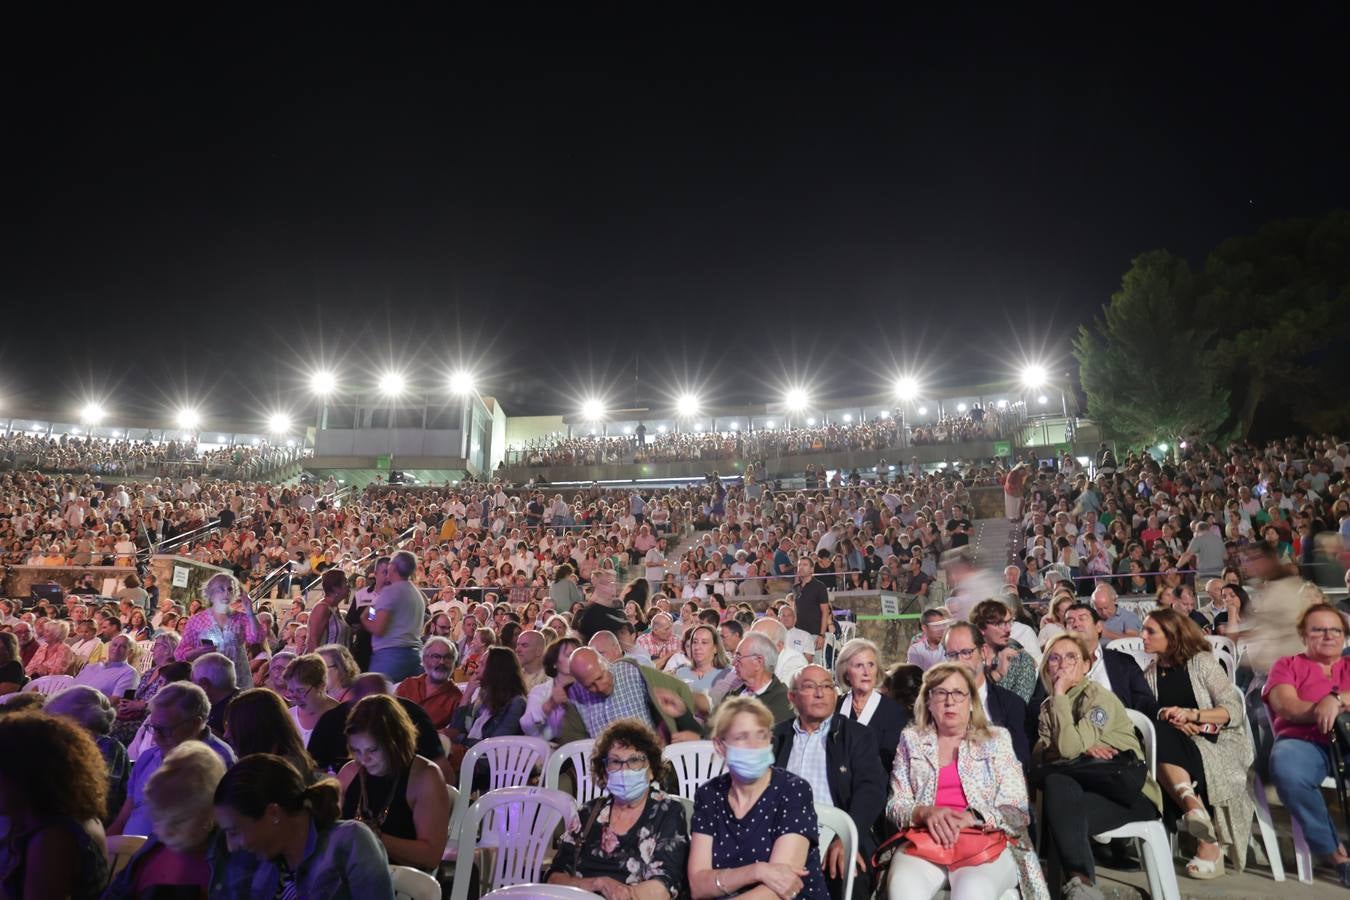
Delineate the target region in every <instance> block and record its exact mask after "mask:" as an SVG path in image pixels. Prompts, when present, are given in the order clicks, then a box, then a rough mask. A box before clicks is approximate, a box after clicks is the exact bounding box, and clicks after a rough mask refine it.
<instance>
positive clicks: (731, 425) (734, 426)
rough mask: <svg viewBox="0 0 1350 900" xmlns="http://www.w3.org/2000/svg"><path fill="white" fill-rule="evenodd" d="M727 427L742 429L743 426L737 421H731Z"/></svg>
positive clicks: (734, 429) (735, 429) (733, 429)
mask: <svg viewBox="0 0 1350 900" xmlns="http://www.w3.org/2000/svg"><path fill="white" fill-rule="evenodd" d="M727 428H729V429H731V430H732V431H740V430H741V426H740V425H739V424H737V423H735V422H731V423H729V424H728V425H727Z"/></svg>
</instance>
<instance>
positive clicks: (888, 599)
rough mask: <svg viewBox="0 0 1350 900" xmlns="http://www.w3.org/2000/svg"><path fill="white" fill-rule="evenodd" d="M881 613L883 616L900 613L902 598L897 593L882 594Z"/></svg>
mask: <svg viewBox="0 0 1350 900" xmlns="http://www.w3.org/2000/svg"><path fill="white" fill-rule="evenodd" d="M881 614H882V615H883V616H898V615H900V598H899V597H898V596H896V595H895V594H882V595H881Z"/></svg>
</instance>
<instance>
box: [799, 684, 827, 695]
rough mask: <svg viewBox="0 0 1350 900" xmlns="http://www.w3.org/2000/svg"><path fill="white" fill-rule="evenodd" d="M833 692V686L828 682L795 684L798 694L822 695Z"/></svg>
mask: <svg viewBox="0 0 1350 900" xmlns="http://www.w3.org/2000/svg"><path fill="white" fill-rule="evenodd" d="M833 690H834V685H833V684H831V683H830V682H828V681H802V682H799V683H798V684H797V693H799V694H824V693H826V692H832V691H833Z"/></svg>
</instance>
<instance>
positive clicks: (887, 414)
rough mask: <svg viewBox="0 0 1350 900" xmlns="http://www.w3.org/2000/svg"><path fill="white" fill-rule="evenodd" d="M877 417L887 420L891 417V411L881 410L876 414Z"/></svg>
mask: <svg viewBox="0 0 1350 900" xmlns="http://www.w3.org/2000/svg"><path fill="white" fill-rule="evenodd" d="M877 415H879V416H881V418H883V419H889V418H890V417H891V411H890V410H889V409H883V410H882V411H881V412H879V413H877Z"/></svg>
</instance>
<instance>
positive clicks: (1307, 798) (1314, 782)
mask: <svg viewBox="0 0 1350 900" xmlns="http://www.w3.org/2000/svg"><path fill="white" fill-rule="evenodd" d="M1297 625H1298V633H1299V636H1300V637H1302V638H1303V652H1302V653H1299V654H1298V655H1296V656H1286V657H1284V658H1282V659H1279V660H1277V661H1276V662H1275V665H1273V666H1271V669H1270V677H1269V678H1267V679H1266V686H1265V687H1264V688H1263V689H1262V696H1264V697H1265V701H1266V705H1267V706H1268V707H1270V719H1271V723H1272V725H1273V726H1274V728H1275V746H1274V747H1273V748H1272V749H1271V751H1270V778H1271V780H1272V781H1274V782H1275V790H1276V792H1277V793H1279V795H1280V801H1281V802H1283V803H1284V805H1285V806H1286V807H1288V808H1289V814H1290V815H1291V816H1293V817H1294V819H1295V820H1296V821H1297V822H1298V823H1299V825H1300V826H1301V827H1302V828H1303V834H1304V835H1305V836H1306V837H1307V839H1308V848H1309V849H1310V850H1312V852H1313V853H1314V854H1315V855H1317V856H1323V857H1330V858H1331V862H1332V864H1333V865H1335V866H1336V870H1337V871H1338V872H1339V873H1340V876H1341V884H1342V885H1344V886H1345V887H1350V854H1347V853H1346V852H1345V844H1344V843H1343V842H1342V841H1341V840H1339V838H1338V837H1337V835H1336V826H1335V824H1334V823H1333V822H1332V821H1331V815H1330V813H1329V812H1328V811H1327V804H1326V801H1325V800H1323V798H1322V781H1323V779H1326V778H1330V777H1331V754H1332V753H1333V752H1336V742H1335V741H1334V740H1333V739H1332V734H1331V727H1332V724H1333V723H1334V722H1335V721H1336V717H1337V716H1340V715H1341V714H1343V713H1345V712H1346V711H1350V658H1347V657H1344V656H1342V655H1341V651H1342V650H1344V648H1345V628H1346V623H1345V619H1344V617H1342V615H1341V613H1340V611H1339V610H1337V609H1336V607H1334V606H1331V605H1330V604H1327V603H1315V604H1313V605H1312V606H1309V607H1308V608H1307V609H1305V610H1304V611H1303V614H1302V615H1300V616H1299V617H1298V622H1297ZM1347 761H1350V756H1347Z"/></svg>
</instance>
